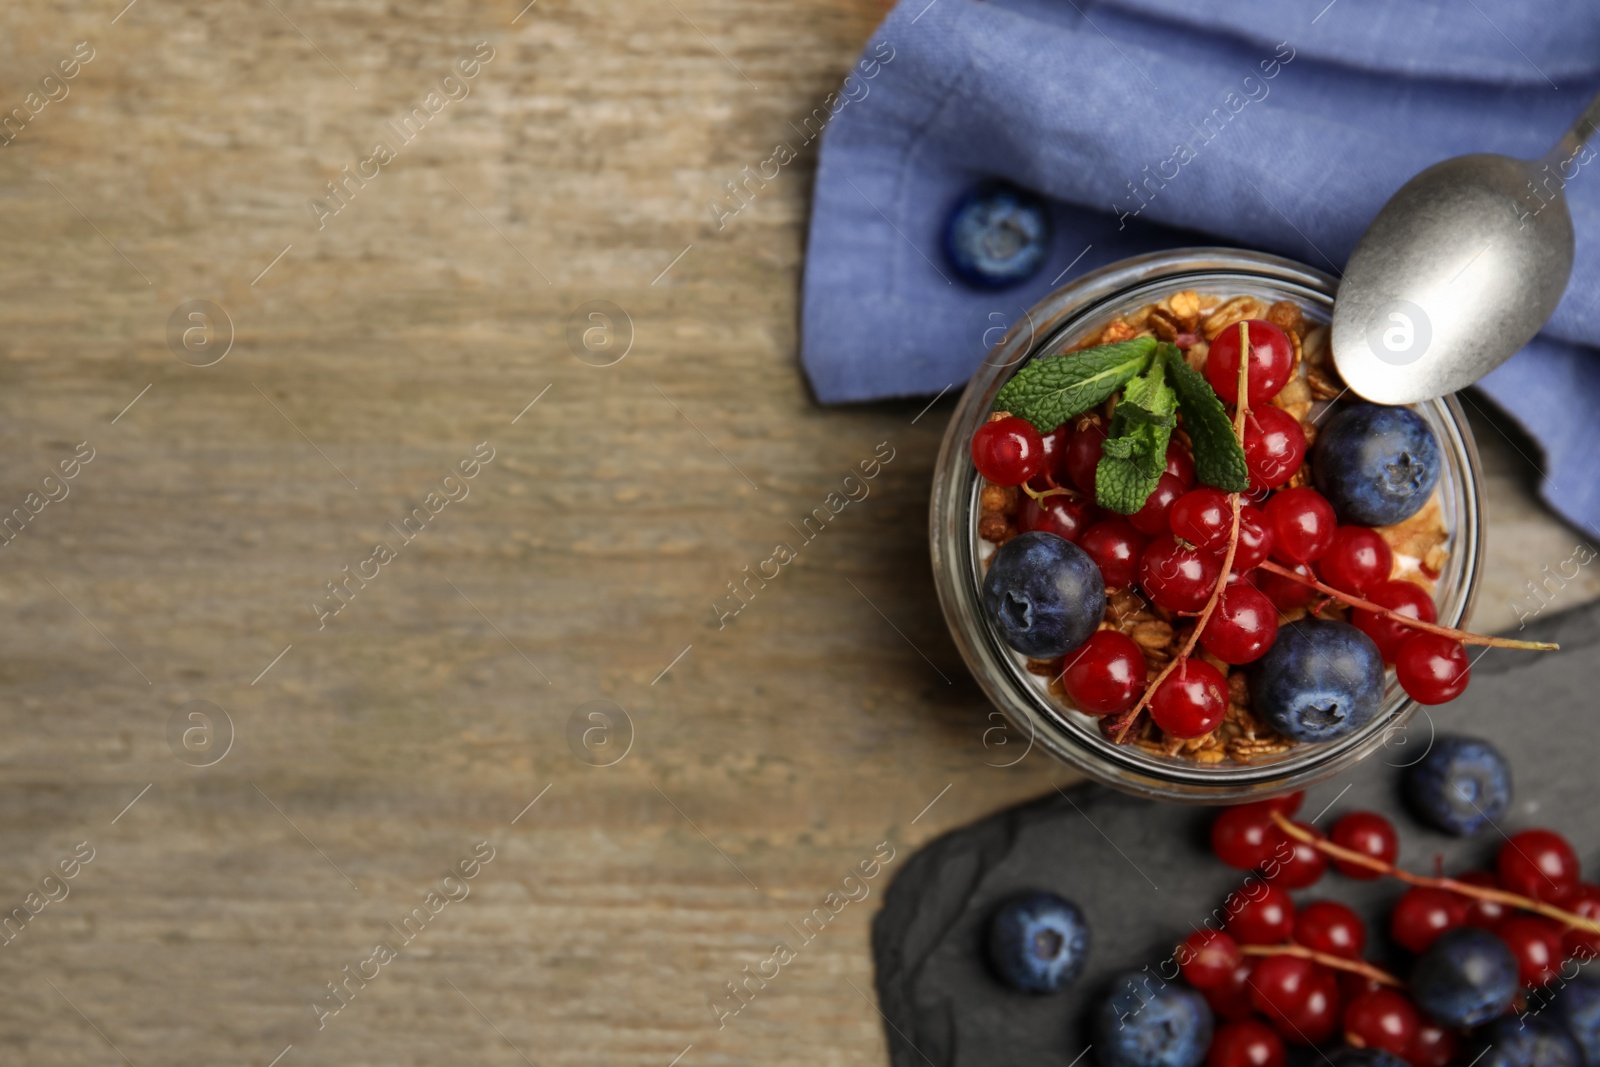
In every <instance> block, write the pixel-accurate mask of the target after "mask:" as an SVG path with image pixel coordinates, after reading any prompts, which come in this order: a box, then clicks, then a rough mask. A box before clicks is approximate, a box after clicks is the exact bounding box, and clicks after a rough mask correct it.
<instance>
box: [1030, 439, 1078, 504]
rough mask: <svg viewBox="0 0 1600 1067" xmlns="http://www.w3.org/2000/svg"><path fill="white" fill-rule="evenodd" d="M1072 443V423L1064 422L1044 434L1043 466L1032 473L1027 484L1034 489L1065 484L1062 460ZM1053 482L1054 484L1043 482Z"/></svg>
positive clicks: (1064, 470) (1065, 477)
mask: <svg viewBox="0 0 1600 1067" xmlns="http://www.w3.org/2000/svg"><path fill="white" fill-rule="evenodd" d="M1071 443H1072V423H1070V422H1064V423H1062V424H1061V425H1060V426H1057V427H1056V428H1055V429H1053V430H1051V431H1050V432H1049V433H1047V434H1045V435H1044V466H1043V467H1041V468H1040V470H1039V473H1038V474H1036V475H1034V476H1033V477H1032V478H1031V479H1030V480H1029V481H1028V484H1029V485H1030V486H1032V487H1033V488H1035V489H1038V490H1041V491H1043V490H1045V489H1050V488H1053V487H1054V486H1056V485H1059V486H1064V485H1066V484H1067V475H1066V469H1065V466H1064V465H1063V462H1062V461H1063V460H1064V459H1065V458H1066V455H1067V446H1068V445H1069V444H1071ZM1047 482H1053V483H1054V484H1053V485H1051V484H1045V483H1047Z"/></svg>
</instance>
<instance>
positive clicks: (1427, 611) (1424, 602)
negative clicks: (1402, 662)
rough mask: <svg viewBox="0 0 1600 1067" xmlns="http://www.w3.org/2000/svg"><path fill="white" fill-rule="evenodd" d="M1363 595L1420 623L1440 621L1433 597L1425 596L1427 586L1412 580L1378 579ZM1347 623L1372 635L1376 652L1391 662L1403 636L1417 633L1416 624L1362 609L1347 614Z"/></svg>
mask: <svg viewBox="0 0 1600 1067" xmlns="http://www.w3.org/2000/svg"><path fill="white" fill-rule="evenodd" d="M1364 595H1365V597H1366V599H1368V600H1370V601H1372V602H1373V603H1374V604H1377V605H1378V606H1379V607H1384V608H1388V609H1389V610H1390V611H1392V612H1394V613H1395V614H1397V615H1405V616H1409V617H1410V618H1413V619H1421V620H1422V621H1423V622H1437V621H1438V620H1439V611H1438V609H1437V608H1435V607H1434V606H1433V598H1432V597H1431V596H1429V595H1428V591H1427V590H1426V589H1424V588H1422V586H1420V585H1418V584H1417V583H1415V582H1407V581H1403V580H1396V579H1391V580H1389V581H1386V582H1378V583H1377V584H1376V585H1373V586H1371V587H1370V588H1368V590H1367V591H1366V593H1365V594H1364ZM1350 622H1351V623H1352V624H1354V626H1355V628H1356V629H1358V630H1360V631H1361V632H1362V633H1364V634H1366V635H1367V636H1368V637H1370V638H1372V643H1373V644H1375V645H1377V646H1378V651H1379V652H1381V653H1382V654H1383V658H1384V659H1385V660H1387V661H1388V662H1390V663H1393V662H1394V658H1395V656H1396V655H1397V654H1398V653H1399V651H1400V646H1401V645H1402V644H1403V643H1404V642H1405V640H1406V638H1408V637H1410V636H1411V635H1412V634H1414V633H1417V632H1418V631H1417V630H1416V628H1415V627H1411V626H1407V625H1405V624H1404V623H1399V622H1395V621H1394V620H1392V619H1390V618H1389V617H1388V616H1386V615H1379V614H1377V613H1376V612H1372V611H1366V610H1365V609H1362V608H1357V609H1356V610H1355V611H1353V612H1351V613H1350Z"/></svg>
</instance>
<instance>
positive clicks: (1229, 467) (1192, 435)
mask: <svg viewBox="0 0 1600 1067" xmlns="http://www.w3.org/2000/svg"><path fill="white" fill-rule="evenodd" d="M1159 355H1160V358H1161V361H1162V362H1163V363H1165V364H1166V365H1167V367H1168V368H1169V370H1170V371H1171V377H1172V386H1173V388H1174V389H1175V390H1176V391H1177V394H1178V407H1179V409H1180V410H1182V412H1183V426H1184V429H1186V430H1188V431H1189V444H1190V445H1191V446H1192V447H1193V449H1194V473H1195V477H1196V478H1198V479H1199V480H1200V481H1202V482H1204V483H1205V484H1206V485H1213V486H1216V487H1217V488H1218V489H1221V490H1223V491H1225V492H1229V493H1242V492H1244V491H1245V490H1246V489H1248V488H1250V470H1249V468H1248V467H1246V466H1245V462H1244V449H1242V448H1240V447H1239V439H1238V438H1237V437H1235V436H1234V435H1233V423H1232V422H1231V421H1230V420H1229V419H1228V413H1227V412H1226V411H1225V410H1223V407H1222V400H1221V398H1220V397H1218V396H1217V393H1216V390H1214V389H1212V388H1211V383H1210V382H1208V381H1206V380H1205V378H1204V376H1202V375H1201V374H1200V372H1199V371H1197V370H1194V369H1193V368H1191V367H1190V366H1189V364H1188V363H1187V362H1185V361H1184V358H1183V353H1181V352H1179V351H1178V348H1177V346H1176V345H1172V344H1166V343H1163V344H1162V346H1161V352H1160V353H1159Z"/></svg>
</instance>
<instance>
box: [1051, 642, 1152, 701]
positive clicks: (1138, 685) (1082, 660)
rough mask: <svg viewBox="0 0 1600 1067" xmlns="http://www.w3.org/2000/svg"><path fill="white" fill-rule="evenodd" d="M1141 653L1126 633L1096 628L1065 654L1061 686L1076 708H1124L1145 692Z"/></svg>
mask: <svg viewBox="0 0 1600 1067" xmlns="http://www.w3.org/2000/svg"><path fill="white" fill-rule="evenodd" d="M1145 673H1146V668H1145V662H1144V653H1143V652H1141V651H1139V646H1138V645H1136V644H1134V643H1133V638H1131V637H1129V636H1128V635H1127V634H1119V633H1117V631H1115V630H1097V631H1095V632H1094V633H1093V634H1092V635H1090V637H1089V640H1087V641H1085V642H1084V643H1083V644H1082V645H1081V646H1080V647H1079V648H1078V649H1077V650H1076V651H1075V652H1071V653H1069V654H1068V657H1067V665H1066V669H1065V670H1063V671H1062V672H1061V685H1062V688H1064V689H1065V690H1066V691H1067V698H1068V699H1069V700H1071V701H1072V703H1073V704H1075V705H1076V706H1077V708H1078V710H1079V711H1083V712H1087V713H1088V714H1090V715H1111V714H1114V713H1116V712H1119V711H1126V710H1127V709H1128V708H1131V707H1133V705H1134V702H1135V701H1137V700H1138V699H1139V696H1140V694H1142V693H1143V692H1144V686H1145Z"/></svg>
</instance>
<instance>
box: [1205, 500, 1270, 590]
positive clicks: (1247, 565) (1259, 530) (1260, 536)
mask: <svg viewBox="0 0 1600 1067" xmlns="http://www.w3.org/2000/svg"><path fill="white" fill-rule="evenodd" d="M1226 550H1227V545H1226V544H1224V545H1223V551H1226ZM1218 555H1221V552H1219V553H1218ZM1270 555H1272V527H1271V525H1270V524H1268V522H1267V516H1266V515H1265V514H1263V513H1262V511H1261V509H1260V508H1258V507H1256V506H1255V505H1254V504H1243V505H1241V506H1240V508H1239V547H1238V548H1236V549H1234V551H1233V569H1234V571H1235V572H1236V573H1240V574H1242V573H1244V572H1245V571H1253V570H1255V569H1256V568H1257V567H1259V566H1261V564H1263V563H1265V562H1266V559H1267V557H1268V556H1270ZM1262 591H1263V592H1265V590H1262Z"/></svg>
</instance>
